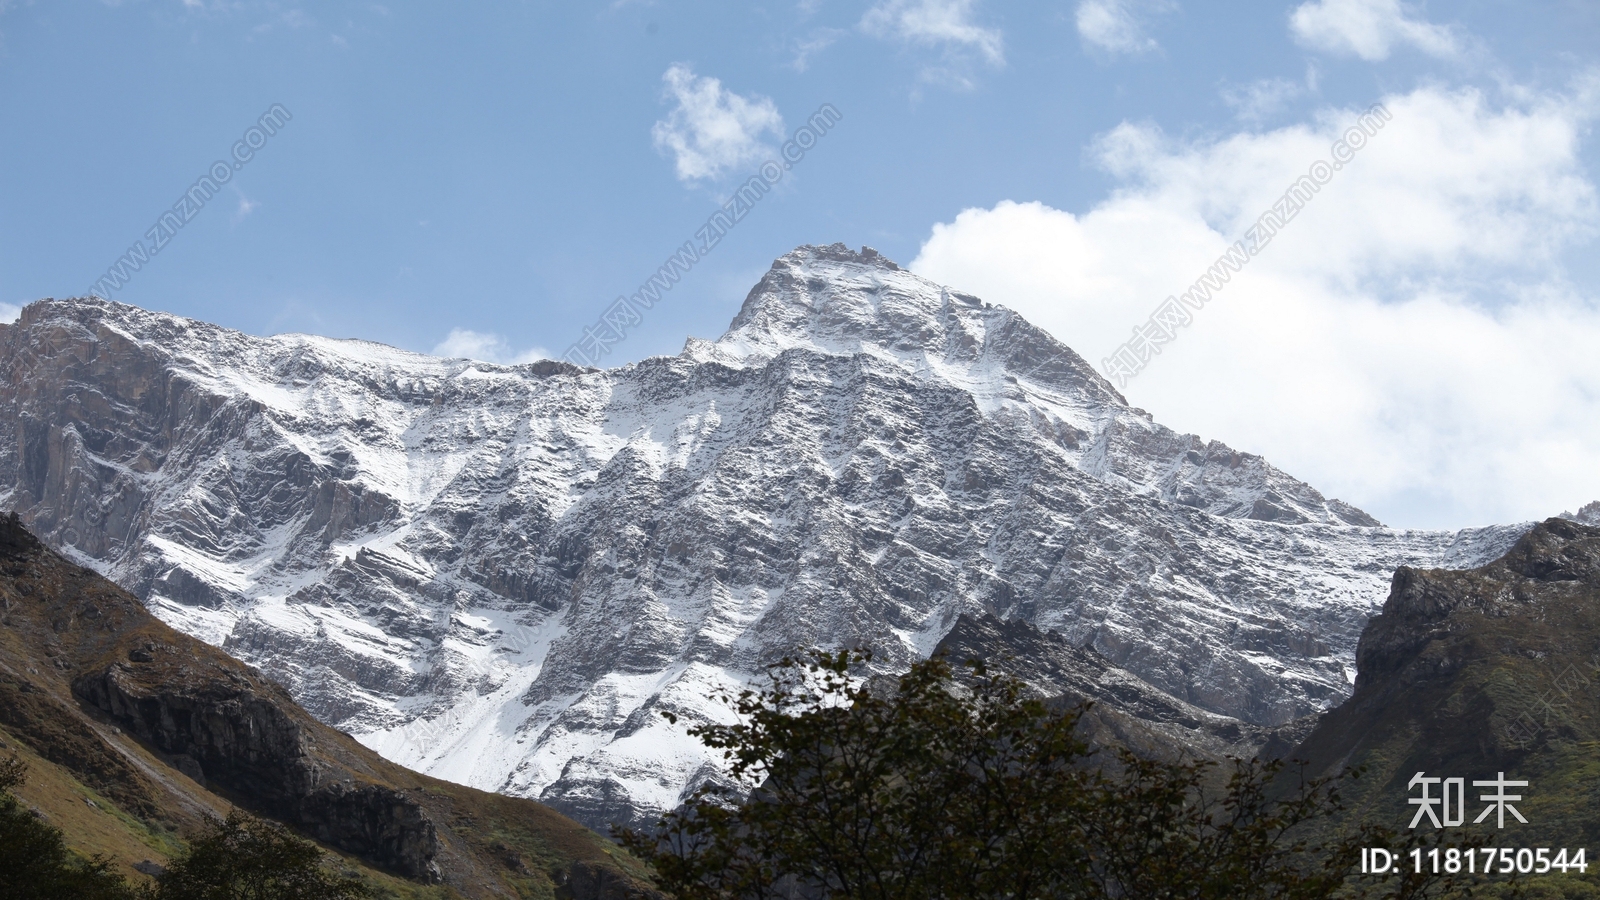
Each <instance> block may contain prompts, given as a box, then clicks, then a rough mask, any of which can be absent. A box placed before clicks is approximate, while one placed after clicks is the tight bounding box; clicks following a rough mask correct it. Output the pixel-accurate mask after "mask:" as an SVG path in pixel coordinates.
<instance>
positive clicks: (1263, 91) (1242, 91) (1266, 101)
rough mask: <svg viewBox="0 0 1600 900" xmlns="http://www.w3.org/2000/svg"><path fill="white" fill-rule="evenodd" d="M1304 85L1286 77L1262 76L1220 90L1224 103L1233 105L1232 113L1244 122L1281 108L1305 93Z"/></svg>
mask: <svg viewBox="0 0 1600 900" xmlns="http://www.w3.org/2000/svg"><path fill="white" fill-rule="evenodd" d="M1307 90H1308V88H1307V86H1306V85H1303V84H1301V83H1299V82H1298V81H1290V80H1289V79H1287V78H1263V79H1261V80H1260V81H1253V82H1251V83H1250V84H1247V85H1244V86H1243V87H1234V88H1227V89H1225V90H1223V92H1222V100H1223V102H1224V103H1226V104H1228V105H1229V106H1231V107H1233V111H1234V115H1236V116H1238V117H1239V118H1240V119H1241V120H1242V121H1245V122H1260V121H1261V120H1263V119H1265V118H1267V117H1268V116H1271V115H1272V114H1274V113H1276V112H1278V111H1279V110H1281V109H1283V108H1284V107H1285V106H1287V105H1288V104H1289V101H1291V100H1294V99H1295V98H1297V97H1299V96H1301V95H1302V94H1305V93H1306V91H1307Z"/></svg>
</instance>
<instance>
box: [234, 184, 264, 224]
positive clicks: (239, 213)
mask: <svg viewBox="0 0 1600 900" xmlns="http://www.w3.org/2000/svg"><path fill="white" fill-rule="evenodd" d="M233 192H234V193H235V194H237V195H238V196H239V205H238V206H237V207H235V208H234V210H233V224H235V225H237V224H239V223H240V222H242V221H244V219H245V217H246V216H248V215H250V214H251V213H253V212H255V211H256V207H258V206H260V205H261V204H260V203H257V202H256V201H254V200H251V199H250V198H249V197H246V196H245V195H244V191H241V190H239V188H238V186H234V188H233Z"/></svg>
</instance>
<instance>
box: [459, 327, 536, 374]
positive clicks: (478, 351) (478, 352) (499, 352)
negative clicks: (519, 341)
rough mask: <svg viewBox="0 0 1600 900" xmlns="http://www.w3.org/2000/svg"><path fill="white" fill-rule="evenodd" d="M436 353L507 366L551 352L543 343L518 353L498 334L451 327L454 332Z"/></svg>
mask: <svg viewBox="0 0 1600 900" xmlns="http://www.w3.org/2000/svg"><path fill="white" fill-rule="evenodd" d="M432 353H433V355H434V356H446V357H450V358H452V359H477V360H482V361H483V362H491V363H498V364H500V365H504V366H520V365H522V364H524V363H531V362H538V361H539V360H541V359H549V358H550V354H549V352H548V351H546V350H545V349H544V348H543V347H534V348H533V349H531V350H524V351H523V352H521V353H517V352H515V351H513V350H512V349H511V344H510V343H508V342H507V341H506V339H505V338H503V337H501V336H500V335H498V334H493V333H491V332H485V331H469V330H468V329H465V328H452V329H450V334H449V335H448V336H446V337H445V339H444V340H442V341H440V342H439V343H438V345H437V346H435V347H434V348H433V350H432Z"/></svg>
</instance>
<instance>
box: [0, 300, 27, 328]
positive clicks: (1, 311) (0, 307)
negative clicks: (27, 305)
mask: <svg viewBox="0 0 1600 900" xmlns="http://www.w3.org/2000/svg"><path fill="white" fill-rule="evenodd" d="M20 315H22V307H20V306H18V305H16V304H15V303H0V325H10V324H11V323H12V322H15V321H16V320H17V317H18V316H20Z"/></svg>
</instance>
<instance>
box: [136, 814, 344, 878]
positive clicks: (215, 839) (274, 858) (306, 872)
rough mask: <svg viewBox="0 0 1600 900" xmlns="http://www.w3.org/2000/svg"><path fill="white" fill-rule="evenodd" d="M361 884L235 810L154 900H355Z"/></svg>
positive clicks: (309, 847) (305, 844) (274, 827)
mask: <svg viewBox="0 0 1600 900" xmlns="http://www.w3.org/2000/svg"><path fill="white" fill-rule="evenodd" d="M367 896H370V894H369V892H368V891H367V889H366V888H365V887H364V886H363V885H362V884H361V882H359V881H355V880H353V879H348V878H340V877H338V876H336V875H334V874H333V873H331V872H329V871H328V870H327V869H326V868H325V867H324V866H323V853H322V850H321V849H319V848H318V847H317V845H316V844H313V843H311V842H310V841H307V840H305V839H303V838H301V837H298V836H296V835H295V834H294V833H293V832H291V831H289V830H288V829H287V828H284V827H283V826H282V825H278V824H276V823H274V822H268V821H265V820H262V819H256V818H253V817H251V816H248V815H245V814H244V813H241V812H239V811H238V810H234V811H233V812H231V813H229V814H228V818H227V819H225V820H222V821H216V820H212V822H211V823H210V826H209V828H208V829H207V830H206V832H205V833H204V834H202V835H201V836H200V837H199V838H197V839H196V840H195V841H193V842H192V843H191V844H190V845H189V849H188V851H187V852H186V853H185V854H184V855H183V856H182V857H180V858H179V859H178V860H176V861H175V862H174V863H173V864H172V866H171V867H169V868H168V869H167V870H166V872H164V873H163V874H162V875H161V877H160V879H159V881H158V883H157V887H156V892H155V895H154V900H356V898H362V897H367Z"/></svg>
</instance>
